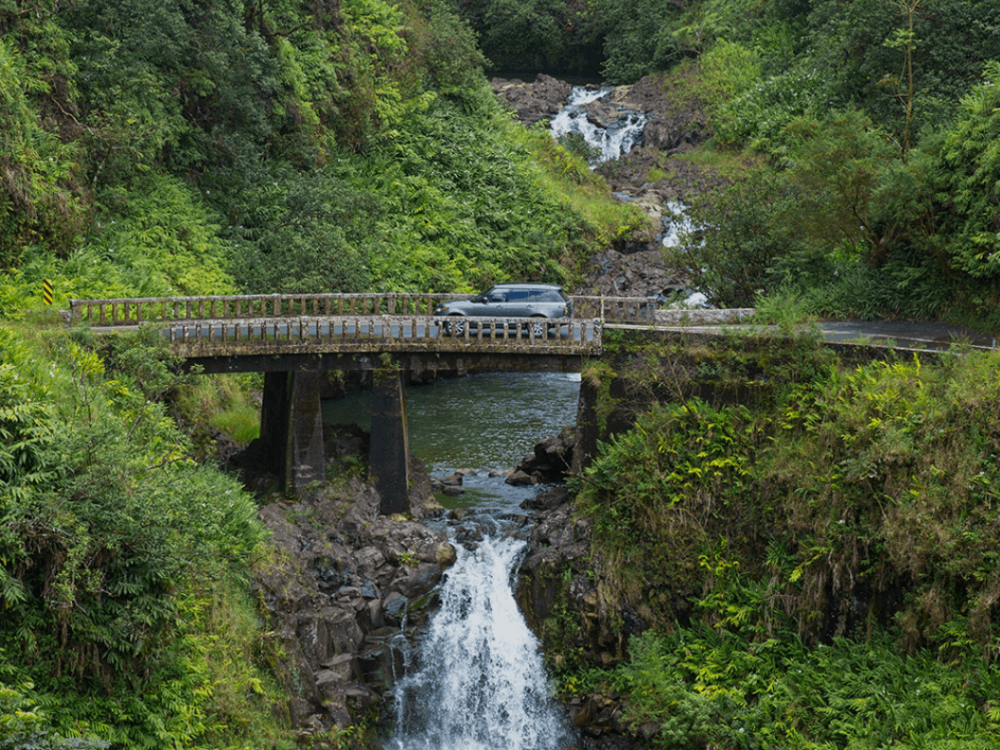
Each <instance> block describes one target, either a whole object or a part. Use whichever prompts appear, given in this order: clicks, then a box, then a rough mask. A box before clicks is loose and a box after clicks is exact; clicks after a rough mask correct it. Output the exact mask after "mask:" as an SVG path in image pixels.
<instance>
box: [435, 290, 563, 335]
mask: <svg viewBox="0 0 1000 750" xmlns="http://www.w3.org/2000/svg"><path fill="white" fill-rule="evenodd" d="M434 314H435V315H444V316H448V317H449V318H474V317H480V318H481V317H490V318H538V320H536V321H531V322H529V323H524V324H523V325H524V326H525V328H526V329H528V327H529V326H530V327H531V329H533V330H534V333H535V335H536V336H542V335H543V334H544V333H545V330H546V328H548V329H550V330H552V329H554V328H555V327H556V326H555V325H553V324H552V323H546V322H545V321H544V320H542V318H548V319H552V318H571V317H573V302H572V300H570V298H569V297H568V296H567V295H566V293H565V292H564V291H563V290H562V287H560V286H556V285H555V284H497V285H495V286H493V287H491V288H490V289H488V290H487V291H485V292H483V293H482V294H477V295H476V296H475V297H473V298H472V299H463V300H452V301H449V302H445V303H444V304H442V305H438V307H437V308H436V309H435V310H434ZM466 323H468V325H469V329H470V330H475V329H476V328H478V323H477V322H476V321H473V320H469V321H466V320H458V319H456V320H448V321H445V322H444V323H442V325H441V328H442V330H443V331H444V333H445V334H450V333H451V332H452V331H454V332H455V334H456V335H459V336H461V335H462V334H464V333H465V325H466ZM509 325H510V327H512V328H513V327H516V326H517V325H518V323H514V322H512V323H510V324H509Z"/></svg>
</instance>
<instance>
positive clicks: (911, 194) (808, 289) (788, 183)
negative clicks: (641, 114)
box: [459, 0, 1000, 328]
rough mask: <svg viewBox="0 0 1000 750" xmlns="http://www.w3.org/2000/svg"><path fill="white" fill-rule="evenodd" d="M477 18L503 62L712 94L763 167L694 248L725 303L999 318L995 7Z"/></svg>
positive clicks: (718, 125)
mask: <svg viewBox="0 0 1000 750" xmlns="http://www.w3.org/2000/svg"><path fill="white" fill-rule="evenodd" d="M459 7H460V8H462V11H463V13H464V14H465V16H466V17H467V18H468V19H469V20H470V22H471V23H472V24H473V26H474V28H476V29H477V30H478V31H479V33H480V35H481V39H482V44H483V49H484V52H485V54H486V55H487V56H488V57H489V58H491V59H492V61H493V63H494V64H495V65H496V66H497V67H499V68H501V69H503V68H518V67H520V68H523V67H531V66H534V67H538V68H541V69H545V70H551V69H566V70H573V71H575V72H578V73H587V72H588V71H587V70H585V69H584V68H582V67H580V65H579V62H578V58H579V56H580V55H581V54H583V55H584V56H585V57H586V56H587V55H589V57H587V60H588V62H589V63H590V64H591V67H592V66H593V64H594V63H595V62H596V61H599V62H600V75H601V76H602V77H603V79H605V80H608V81H611V82H614V83H631V82H634V81H636V80H637V79H638V78H640V77H641V76H645V75H660V76H662V80H663V83H664V86H665V87H666V88H667V90H668V91H669V92H670V95H671V96H672V97H673V98H675V99H676V100H678V101H682V102H683V101H685V100H687V99H691V98H693V99H697V100H699V101H700V102H702V103H703V105H704V107H705V108H706V109H707V112H708V116H709V120H710V122H709V123H708V130H709V131H710V132H711V134H712V136H713V138H712V142H711V145H712V146H714V148H715V149H716V150H718V151H720V152H722V153H723V154H730V155H732V154H735V153H742V154H744V155H746V154H751V155H753V156H754V157H755V162H754V166H753V167H751V168H749V169H747V167H746V166H745V165H744V166H742V167H741V175H740V177H739V178H738V179H735V180H734V186H733V188H732V189H731V190H730V191H728V192H726V193H724V194H722V195H703V196H700V197H699V199H698V200H697V201H696V203H697V205H696V206H695V207H694V213H695V217H696V218H697V219H698V221H699V223H700V224H701V225H702V226H703V227H704V231H703V233H702V234H700V235H699V236H697V237H694V238H692V241H691V242H690V243H689V244H688V246H687V247H684V248H682V249H681V252H678V253H677V254H676V255H675V257H674V260H675V262H676V263H678V264H679V265H680V266H681V267H683V268H685V269H687V270H688V272H689V273H690V275H691V276H692V277H693V279H694V280H695V281H696V283H697V285H699V286H701V287H702V290H703V291H705V292H706V293H707V294H708V295H709V296H710V298H711V299H712V301H713V302H715V303H716V304H720V305H750V304H752V303H753V302H754V299H755V296H756V295H757V294H759V293H761V292H763V293H765V294H770V293H773V292H774V291H775V290H777V289H779V288H781V287H783V286H784V287H786V288H790V289H794V290H795V291H796V292H799V293H802V294H804V295H805V297H806V299H807V301H808V302H809V304H810V307H811V309H812V310H813V311H814V312H816V313H820V314H831V315H857V316H864V317H869V318H870V317H876V316H879V315H895V316H913V317H942V316H948V317H951V318H952V319H954V320H961V321H965V322H974V323H977V324H979V325H983V326H988V327H993V328H995V327H996V325H997V322H998V321H997V310H998V309H1000V304H998V302H1000V232H998V228H1000V219H998V216H1000V214H998V211H997V208H996V205H995V201H994V200H993V198H992V195H993V194H994V192H995V191H994V189H993V188H994V186H995V184H996V182H997V180H998V178H1000V166H998V162H997V155H996V149H995V147H994V146H993V145H992V144H995V142H996V140H997V137H998V136H1000V121H998V119H997V114H996V112H997V104H998V101H1000V99H998V97H1000V94H998V90H1000V68H998V65H1000V27H998V26H997V24H996V20H995V16H996V7H995V3H992V2H989V1H984V0H934V1H933V2H930V1H925V0H852V2H846V3H845V2H840V0H789V1H782V2H740V1H737V0H682V1H681V2H670V3H667V2H659V1H658V0H596V1H595V2H588V3H579V2H575V0H544V1H543V2H539V1H538V0H491V1H490V2H487V3H485V4H483V3H460V4H459ZM594 49H599V50H600V51H601V53H600V55H594V54H593V50H594ZM589 72H590V74H591V75H593V74H594V73H593V71H589ZM748 172H749V174H748ZM653 179H655V178H653Z"/></svg>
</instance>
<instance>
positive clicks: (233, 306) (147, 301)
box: [69, 292, 656, 327]
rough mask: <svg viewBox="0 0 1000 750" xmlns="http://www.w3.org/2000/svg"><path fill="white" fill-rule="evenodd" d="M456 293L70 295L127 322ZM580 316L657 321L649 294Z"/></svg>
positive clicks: (79, 305) (98, 321)
mask: <svg viewBox="0 0 1000 750" xmlns="http://www.w3.org/2000/svg"><path fill="white" fill-rule="evenodd" d="M456 298H461V296H459V297H456V295H453V294H406V293H401V292H400V293H396V292H389V293H384V294H374V293H366V294H257V295H235V296H212V297H136V298H122V299H95V300H70V303H69V304H70V310H69V313H70V314H69V320H70V323H71V324H79V323H85V324H88V325H91V326H95V327H125V326H136V325H142V324H144V323H157V322H167V321H181V320H205V319H211V320H217V319H240V320H244V319H249V318H263V317H275V318H278V317H287V316H302V315H312V316H331V315H431V314H433V312H434V308H435V307H436V306H437V305H438V304H439V303H440V302H443V301H445V300H449V299H456ZM571 299H572V300H573V307H574V315H575V316H576V317H579V318H598V319H600V320H607V321H614V322H625V323H628V322H649V323H652V322H654V320H655V312H656V301H655V300H653V299H651V298H647V297H593V296H577V297H572V298H571Z"/></svg>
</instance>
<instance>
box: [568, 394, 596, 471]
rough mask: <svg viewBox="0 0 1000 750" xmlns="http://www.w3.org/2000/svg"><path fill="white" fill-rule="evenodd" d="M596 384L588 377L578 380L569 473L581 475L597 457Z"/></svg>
mask: <svg viewBox="0 0 1000 750" xmlns="http://www.w3.org/2000/svg"><path fill="white" fill-rule="evenodd" d="M598 395H599V388H598V384H597V383H595V382H593V381H592V380H591V379H590V378H588V377H583V378H580V398H579V401H578V402H577V407H576V446H575V448H574V449H573V466H571V467H570V471H572V472H573V473H574V474H582V473H583V470H584V469H586V468H587V467H588V466H590V462H591V461H593V460H594V457H595V456H596V455H597V440H598V437H599V434H598V433H599V431H600V427H599V425H598V423H597V399H598Z"/></svg>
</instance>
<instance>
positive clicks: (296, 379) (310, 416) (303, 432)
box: [260, 372, 326, 491]
mask: <svg viewBox="0 0 1000 750" xmlns="http://www.w3.org/2000/svg"><path fill="white" fill-rule="evenodd" d="M322 384H323V375H322V373H319V372H267V373H264V403H263V405H262V407H261V415H260V437H261V442H262V443H263V454H264V456H265V459H264V460H265V461H266V462H267V464H268V466H267V468H268V469H270V470H271V471H272V472H274V473H275V474H277V476H278V479H279V482H280V483H281V488H282V489H289V490H293V491H297V490H300V489H302V488H303V487H305V486H306V485H309V484H312V483H314V482H325V481H326V465H325V458H324V453H323V414H322V412H321V410H320V393H321V389H322Z"/></svg>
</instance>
